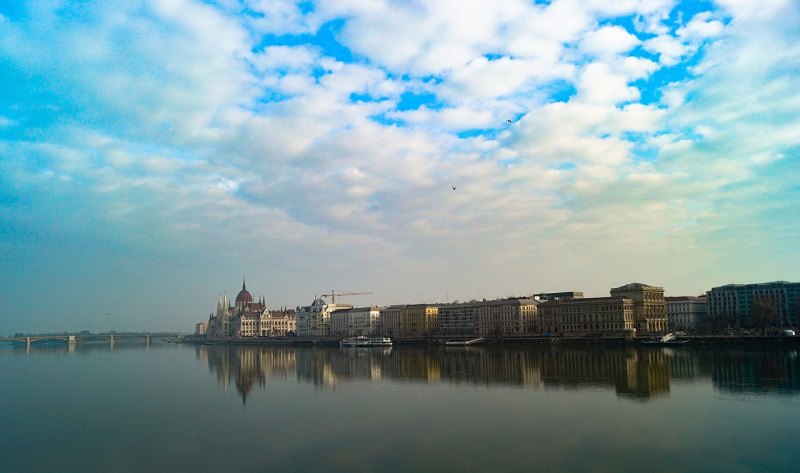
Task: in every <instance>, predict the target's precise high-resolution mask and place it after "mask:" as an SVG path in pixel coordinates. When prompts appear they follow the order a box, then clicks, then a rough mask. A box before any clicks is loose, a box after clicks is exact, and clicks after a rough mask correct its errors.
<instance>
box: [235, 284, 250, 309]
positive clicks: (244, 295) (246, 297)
mask: <svg viewBox="0 0 800 473" xmlns="http://www.w3.org/2000/svg"><path fill="white" fill-rule="evenodd" d="M249 302H253V295H252V294H250V292H249V291H248V290H247V286H246V285H245V283H244V280H242V290H241V291H239V294H237V295H236V305H237V306H238V305H240V304H245V303H249Z"/></svg>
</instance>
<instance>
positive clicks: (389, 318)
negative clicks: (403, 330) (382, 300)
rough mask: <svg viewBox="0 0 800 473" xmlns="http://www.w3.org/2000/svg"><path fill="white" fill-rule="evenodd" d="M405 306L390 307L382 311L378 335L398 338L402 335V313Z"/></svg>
mask: <svg viewBox="0 0 800 473" xmlns="http://www.w3.org/2000/svg"><path fill="white" fill-rule="evenodd" d="M403 307H404V305H390V306H388V307H383V308H382V309H381V310H380V319H379V320H378V335H382V336H384V337H396V336H398V335H400V311H401V310H402V309H403Z"/></svg>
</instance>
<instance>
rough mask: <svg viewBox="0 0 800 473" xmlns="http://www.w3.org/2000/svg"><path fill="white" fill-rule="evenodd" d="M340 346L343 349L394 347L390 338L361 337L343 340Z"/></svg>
mask: <svg viewBox="0 0 800 473" xmlns="http://www.w3.org/2000/svg"><path fill="white" fill-rule="evenodd" d="M339 345H340V346H343V347H390V346H392V339H391V338H389V337H365V336H363V335H360V336H358V337H350V338H343V339H342V340H341V341H340V342H339Z"/></svg>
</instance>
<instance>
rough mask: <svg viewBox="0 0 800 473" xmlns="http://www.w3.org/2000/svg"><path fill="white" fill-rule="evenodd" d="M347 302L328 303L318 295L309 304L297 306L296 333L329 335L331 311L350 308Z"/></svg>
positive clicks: (313, 335) (305, 335)
mask: <svg viewBox="0 0 800 473" xmlns="http://www.w3.org/2000/svg"><path fill="white" fill-rule="evenodd" d="M352 308H353V306H351V305H349V304H334V303H331V304H328V303H327V302H325V299H323V298H321V297H318V298H316V299H314V302H312V303H311V305H308V306H303V307H297V309H296V311H295V313H296V314H297V315H296V317H297V335H298V336H300V337H329V336H331V312H333V311H336V310H340V309H352Z"/></svg>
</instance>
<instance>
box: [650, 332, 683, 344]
mask: <svg viewBox="0 0 800 473" xmlns="http://www.w3.org/2000/svg"><path fill="white" fill-rule="evenodd" d="M686 343H689V340H688V339H679V338H677V337H676V336H675V335H674V334H672V333H668V334H666V335H664V336H663V337H661V338H654V339H652V340H646V341H644V342H642V345H651V346H652V345H656V346H672V345H683V344H686Z"/></svg>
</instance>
